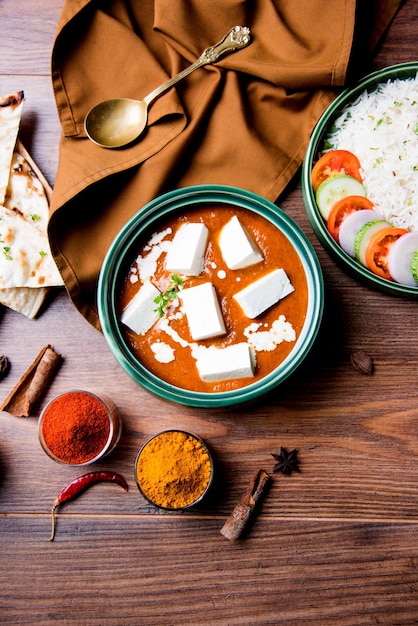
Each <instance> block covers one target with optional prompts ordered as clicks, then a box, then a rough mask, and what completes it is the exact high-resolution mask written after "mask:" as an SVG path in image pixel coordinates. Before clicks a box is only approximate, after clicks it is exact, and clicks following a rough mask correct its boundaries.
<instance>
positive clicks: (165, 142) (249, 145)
mask: <svg viewBox="0 0 418 626" xmlns="http://www.w3.org/2000/svg"><path fill="white" fill-rule="evenodd" d="M400 4H401V0H373V1H370V2H367V3H364V2H361V1H360V2H359V3H358V5H359V7H360V6H362V5H367V8H366V9H363V10H360V9H359V8H357V9H356V2H355V1H354V0H333V2H324V1H323V0H297V2H296V1H294V2H289V1H287V0H211V1H210V2H208V1H207V0H182V1H179V2H173V0H67V1H66V3H65V5H64V8H63V11H62V14H61V17H60V21H59V24H58V29H57V34H56V38H55V42H54V47H53V51H52V81H53V88H54V93H55V98H56V103H57V109H58V114H59V118H60V122H61V126H62V137H61V141H60V153H59V164H58V171H57V177H56V182H55V187H54V192H53V197H52V202H51V212H50V222H49V238H50V243H51V249H52V251H53V254H54V258H55V260H56V263H57V265H58V268H59V270H60V272H61V274H62V277H63V279H64V282H65V285H66V288H67V290H68V293H69V295H70V297H71V299H72V301H73V302H74V304H75V305H76V307H77V308H78V309H79V311H80V312H81V313H82V315H83V316H84V317H85V318H86V319H87V320H88V321H89V322H90V323H91V324H92V325H94V326H95V327H96V328H98V329H100V324H99V320H98V316H97V308H96V286H97V279H98V275H99V272H100V268H101V264H102V261H103V258H104V256H105V254H106V252H107V250H108V247H109V245H110V244H111V242H112V240H113V238H114V237H115V235H116V234H117V233H118V231H119V230H120V229H121V228H122V226H123V225H124V224H125V223H126V222H127V221H128V219H129V218H130V217H131V216H132V215H133V214H134V213H136V212H137V211H138V210H139V209H140V208H141V207H142V206H144V204H146V203H147V202H149V201H150V200H151V199H153V198H154V197H156V196H157V195H159V194H161V193H164V192H166V191H169V190H172V189H176V188H179V187H184V186H186V185H195V184H223V185H232V186H236V187H241V188H244V189H247V190H249V191H252V192H255V193H258V194H260V195H262V196H264V197H265V198H268V199H269V200H272V201H276V200H277V198H278V197H279V195H280V194H281V193H282V192H283V190H284V189H285V188H286V186H287V184H288V183H289V181H290V180H291V179H292V177H293V176H294V174H295V173H296V171H297V170H298V168H299V167H300V165H301V163H302V160H303V157H304V153H305V150H306V147H307V144H308V141H309V137H310V134H311V132H312V129H313V127H314V125H315V123H316V122H317V120H318V119H319V117H320V115H321V114H322V112H323V111H324V109H325V108H326V107H327V105H328V104H329V103H330V102H331V101H332V100H333V98H334V97H335V96H336V94H337V93H338V88H339V87H341V86H343V85H344V84H346V83H347V81H348V80H349V79H348V72H349V71H353V74H352V75H353V76H355V75H356V74H355V70H356V67H355V64H356V62H357V61H358V60H360V61H361V67H360V72H361V73H366V72H367V71H368V69H369V68H368V60H369V58H370V55H371V52H372V50H373V48H374V47H375V46H376V44H377V42H378V41H379V39H380V37H381V35H382V34H383V32H384V31H385V29H386V28H387V26H388V25H389V23H390V21H391V19H392V18H393V16H394V14H395V12H396V10H397V8H398V7H399V5H400ZM235 25H241V26H248V27H249V28H250V29H251V36H252V43H251V44H250V45H249V46H248V47H247V48H244V49H242V50H239V51H236V52H234V53H232V54H230V55H227V56H225V57H222V58H221V60H220V61H219V62H218V63H217V64H215V65H210V66H206V67H205V68H202V69H199V70H197V71H196V72H194V73H193V74H191V75H190V76H189V77H188V78H186V79H185V80H184V81H183V82H181V83H179V84H178V85H177V87H176V88H175V89H171V90H170V91H169V92H167V93H166V94H164V95H163V96H161V97H160V98H159V99H158V100H157V101H155V102H154V104H153V105H152V106H151V109H150V112H149V125H148V129H147V132H146V134H145V135H144V136H143V138H142V139H141V140H140V141H139V142H137V143H136V144H134V145H132V146H130V147H129V148H124V149H120V150H107V149H104V148H100V147H99V146H97V145H95V144H93V143H92V142H91V141H90V140H89V139H87V138H86V136H85V132H84V118H85V116H86V114H87V113H88V111H89V110H90V108H91V107H92V106H94V105H95V104H96V103H97V102H99V101H101V100H105V99H107V98H111V97H119V96H121V97H129V98H137V99H141V98H143V97H144V96H145V95H146V94H148V93H149V92H151V91H152V90H153V89H154V88H155V87H157V86H159V85H160V84H162V83H163V82H165V81H166V80H167V79H168V78H169V77H171V76H173V75H175V74H177V72H179V71H180V70H182V69H183V68H184V67H186V66H188V65H189V64H190V63H192V62H194V61H195V60H196V58H197V57H199V56H200V54H201V53H202V52H203V50H204V49H206V48H207V47H208V46H211V45H214V44H215V43H217V42H218V41H219V40H220V39H222V37H223V36H224V35H225V34H226V33H227V32H228V30H229V29H230V28H232V27H233V26H235ZM357 42H358V43H357Z"/></svg>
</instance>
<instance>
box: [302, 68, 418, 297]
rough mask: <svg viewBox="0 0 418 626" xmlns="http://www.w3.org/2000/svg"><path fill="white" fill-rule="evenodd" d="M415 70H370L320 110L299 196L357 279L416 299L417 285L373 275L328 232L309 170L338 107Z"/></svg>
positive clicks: (318, 230) (325, 240) (327, 242)
mask: <svg viewBox="0 0 418 626" xmlns="http://www.w3.org/2000/svg"><path fill="white" fill-rule="evenodd" d="M417 73H418V62H408V63H399V64H397V65H391V66H389V67H385V68H383V69H379V70H376V71H374V72H371V73H369V74H367V75H366V76H365V77H363V78H362V79H361V80H359V81H358V82H357V83H356V84H355V85H354V86H353V87H348V88H346V89H344V91H342V92H341V93H340V94H339V95H338V96H337V97H336V98H335V100H334V101H333V102H332V103H331V104H330V105H329V106H328V108H327V109H326V110H325V111H324V113H323V114H322V116H321V117H320V119H319V120H318V123H317V124H316V126H315V128H314V130H313V131H312V134H311V139H310V141H309V145H308V148H307V151H306V154H305V158H304V161H303V164H302V173H301V184H302V196H303V200H304V204H305V210H306V213H307V215H308V219H309V221H310V224H311V226H312V229H313V231H314V233H315V234H316V236H317V238H318V239H319V241H320V242H321V244H322V245H323V246H324V248H325V249H326V250H327V251H328V252H330V253H331V254H332V255H333V256H334V258H335V259H336V260H337V261H338V262H340V263H341V264H342V265H343V266H344V267H345V268H346V269H348V270H349V272H350V273H351V274H352V275H354V276H355V277H357V278H359V279H361V280H362V281H363V282H365V283H366V284H368V285H369V286H372V287H375V288H377V289H378V290H380V291H384V292H386V293H390V294H392V295H398V296H409V297H416V298H418V287H411V286H408V285H402V284H400V283H396V282H394V281H389V280H386V279H385V278H381V277H380V276H377V275H376V274H374V273H373V272H371V271H370V270H369V269H367V268H366V267H364V266H362V265H361V264H360V263H359V262H358V261H357V260H356V259H353V258H352V257H350V256H349V255H348V254H347V253H346V252H345V251H344V250H343V249H342V248H341V246H339V244H338V243H337V242H336V241H335V240H334V239H333V238H332V237H331V236H330V235H329V233H328V231H327V228H326V224H325V222H324V219H323V218H322V216H321V214H320V212H319V209H318V207H317V205H316V200H315V194H314V193H313V190H312V185H311V171H312V167H313V163H314V160H315V158H316V155H317V153H318V149H319V147H320V145H321V142H322V141H323V139H324V137H325V136H326V134H327V131H328V129H329V127H330V125H331V124H332V122H333V121H334V120H335V119H336V118H337V117H338V116H339V115H340V114H341V110H342V109H343V108H344V107H345V106H347V105H348V104H350V103H351V102H353V101H355V99H356V98H357V97H358V96H359V95H360V94H361V93H362V92H363V91H364V90H366V89H372V88H376V86H377V85H378V84H379V83H385V82H387V81H388V80H394V79H396V78H404V79H407V78H414V77H415V75H416V74H417Z"/></svg>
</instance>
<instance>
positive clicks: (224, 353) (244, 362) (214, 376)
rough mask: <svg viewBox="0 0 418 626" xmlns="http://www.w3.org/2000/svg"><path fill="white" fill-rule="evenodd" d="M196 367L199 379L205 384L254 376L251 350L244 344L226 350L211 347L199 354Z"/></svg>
mask: <svg viewBox="0 0 418 626" xmlns="http://www.w3.org/2000/svg"><path fill="white" fill-rule="evenodd" d="M196 365H197V369H198V372H199V376H200V378H201V379H202V380H203V381H205V382H207V383H212V382H217V381H220V380H231V379H233V378H246V377H247V376H254V368H253V360H252V358H251V350H250V347H249V345H248V343H246V342H241V343H236V344H234V345H232V346H227V347H226V348H215V346H211V347H210V348H208V349H207V350H205V351H204V352H201V353H200V354H199V357H198V359H197V361H196Z"/></svg>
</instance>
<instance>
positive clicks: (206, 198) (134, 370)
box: [98, 185, 324, 408]
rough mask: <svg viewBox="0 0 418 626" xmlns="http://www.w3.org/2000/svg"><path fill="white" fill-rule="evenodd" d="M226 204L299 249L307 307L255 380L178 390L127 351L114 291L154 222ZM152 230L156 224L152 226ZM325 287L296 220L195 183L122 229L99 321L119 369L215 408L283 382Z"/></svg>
mask: <svg viewBox="0 0 418 626" xmlns="http://www.w3.org/2000/svg"><path fill="white" fill-rule="evenodd" d="M210 203H212V204H213V203H216V204H227V205H229V206H231V205H232V206H235V207H240V208H243V209H247V210H250V211H253V212H255V213H258V214H259V215H261V216H262V217H264V218H265V219H267V220H269V221H270V222H272V223H273V224H274V225H275V226H276V227H277V228H278V229H279V230H280V231H282V232H283V233H284V235H285V236H287V238H288V239H289V240H290V241H291V243H292V244H293V246H294V248H295V249H296V251H297V252H298V254H299V256H300V259H301V262H302V265H303V267H304V270H305V274H306V278H307V282H308V293H309V295H308V311H307V314H306V319H305V323H304V325H303V328H302V331H301V333H300V336H299V338H298V339H297V341H296V343H295V346H294V349H293V350H292V352H291V353H290V354H289V355H288V357H287V358H286V359H285V360H284V361H283V362H282V363H281V364H280V366H279V367H278V368H276V370H274V371H273V372H271V373H270V374H269V375H267V376H265V377H264V378H263V379H261V380H260V381H257V382H256V383H253V384H250V385H247V386H246V387H243V388H241V389H237V390H234V391H225V392H214V393H210V392H208V393H206V392H195V391H189V390H187V389H182V388H179V387H176V386H174V385H171V384H168V383H166V382H165V381H162V380H161V379H159V378H157V377H156V376H154V375H153V374H152V373H150V372H149V371H148V370H147V369H146V368H144V367H143V365H142V364H141V362H140V361H138V360H137V359H136V358H135V357H134V356H133V355H132V354H131V352H130V350H129V348H128V346H127V344H126V341H125V339H124V335H123V332H122V328H121V324H120V322H119V319H118V315H117V303H116V298H115V294H117V293H118V286H119V284H120V282H119V281H120V277H121V276H123V275H124V274H123V272H124V271H125V270H124V267H126V259H127V258H131V257H130V255H131V251H132V250H133V248H134V246H135V242H136V241H137V240H138V238H139V237H140V236H142V234H144V233H145V232H148V231H151V232H152V229H153V225H154V224H155V221H156V220H158V222H160V221H161V220H162V219H164V218H165V217H166V218H168V217H169V216H170V215H171V214H172V213H173V212H176V211H180V210H181V211H187V210H188V209H191V208H194V207H195V206H196V205H202V204H210ZM154 228H155V227H154ZM323 296H324V285H323V277H322V271H321V267H320V264H319V261H318V259H317V256H316V254H315V252H314V250H313V248H312V246H311V244H310V242H309V241H308V239H307V237H306V236H305V234H304V233H303V232H302V231H301V230H300V228H299V227H298V226H297V224H296V223H295V222H294V221H293V220H292V219H291V218H290V217H289V216H288V215H286V214H285V213H284V212H283V211H282V210H281V209H279V208H278V207H277V206H276V205H275V204H273V203H272V202H269V201H268V200H266V199H264V198H262V197H261V196H258V195H256V194H254V193H252V192H248V191H245V190H242V189H239V188H235V187H228V186H223V185H197V186H192V187H185V188H182V189H177V190H175V191H171V192H169V193H166V194H164V195H162V196H159V197H157V198H155V199H154V200H152V201H151V202H149V203H148V204H146V205H145V206H144V207H143V208H142V209H140V210H139V211H138V212H137V213H136V214H135V215H134V216H133V217H132V218H131V219H130V220H129V221H128V222H127V223H126V224H125V226H124V227H123V228H122V229H121V231H120V232H119V234H118V235H117V236H116V237H115V239H114V241H113V243H112V244H111V246H110V248H109V250H108V253H107V255H106V257H105V259H104V262H103V266H102V269H101V272H100V276H99V283H98V311H99V319H100V323H101V327H102V331H103V334H104V336H105V339H106V341H107V343H108V345H109V347H110V350H111V352H112V353H113V355H114V356H115V358H116V360H117V361H118V362H119V363H120V364H121V365H122V367H123V368H124V369H125V370H126V371H127V372H128V374H130V376H132V378H134V380H136V381H137V382H138V383H139V384H140V385H142V387H144V388H145V389H146V390H148V391H150V392H152V393H154V394H156V395H157V396H160V397H161V398H163V399H165V400H170V401H172V402H176V403H179V404H184V405H188V406H194V407H204V408H215V407H225V406H233V405H238V404H242V403H247V402H251V401H253V400H255V399H257V398H258V397H260V396H262V395H264V394H266V393H267V392H269V391H270V390H272V389H273V388H274V387H276V386H277V385H278V384H279V383H281V382H282V381H283V380H285V379H286V378H287V377H288V376H289V375H290V374H291V373H292V372H293V371H294V370H295V369H296V368H297V367H298V366H299V365H300V364H301V362H302V361H303V359H304V358H305V357H306V355H307V354H308V352H309V350H310V348H311V346H312V344H313V342H314V340H315V338H316V335H317V333H318V330H319V326H320V323H321V320H322V313H323V299H324V297H323Z"/></svg>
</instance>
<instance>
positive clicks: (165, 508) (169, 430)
mask: <svg viewBox="0 0 418 626" xmlns="http://www.w3.org/2000/svg"><path fill="white" fill-rule="evenodd" d="M165 433H183V434H184V435H186V437H191V438H192V439H195V440H196V441H198V442H199V443H200V444H201V446H202V447H203V448H204V450H205V452H206V453H207V455H208V457H209V462H210V476H209V480H208V483H207V485H206V487H205V488H204V490H203V491H202V493H201V494H200V496H199V497H198V498H196V500H194V501H193V502H190V504H186V506H178V507H169V506H163V505H162V504H157V503H156V502H154V501H153V500H152V499H151V498H150V497H149V496H148V495H147V494H146V493H145V492H144V491H143V490H142V487H141V484H140V481H139V480H138V475H137V471H136V468H137V465H138V461H139V457H140V456H141V454H142V452H143V450H144V448H145V447H146V446H147V445H148V444H149V443H150V442H151V441H153V439H156V438H157V437H159V436H160V435H164V434H165ZM134 472H135V483H136V486H137V488H138V491H139V492H140V494H141V495H142V496H143V497H144V498H145V500H147V502H149V503H150V504H152V505H153V506H156V507H157V508H159V509H161V510H163V511H185V510H186V509H190V508H191V507H194V506H196V505H197V504H200V502H202V500H203V498H205V497H206V495H207V494H208V492H209V490H210V488H211V487H212V484H213V480H214V475H215V464H214V460H213V456H212V453H211V451H210V448H209V446H208V445H207V443H206V442H205V441H204V440H203V439H202V438H201V437H200V436H199V435H196V434H194V433H191V432H190V431H188V430H184V429H183V428H166V429H164V430H160V431H158V432H157V433H155V434H154V435H151V436H150V437H148V439H146V440H145V441H144V443H143V444H142V445H141V447H140V448H139V450H138V453H137V455H136V457H135V465H134Z"/></svg>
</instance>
